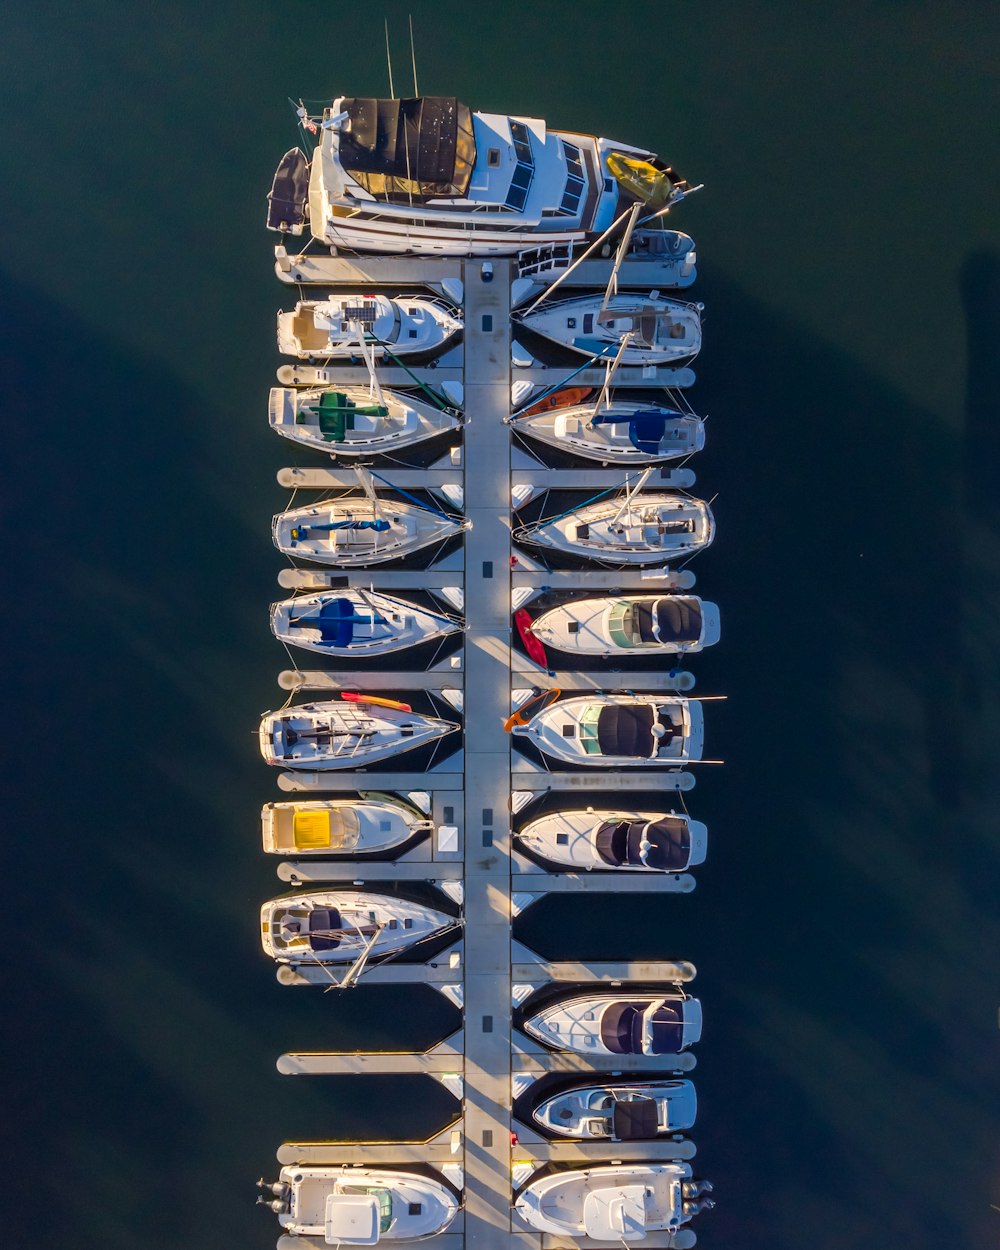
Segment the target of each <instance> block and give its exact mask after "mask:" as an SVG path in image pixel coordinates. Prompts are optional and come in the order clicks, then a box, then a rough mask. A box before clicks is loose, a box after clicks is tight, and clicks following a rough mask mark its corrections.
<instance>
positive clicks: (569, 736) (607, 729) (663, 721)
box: [508, 691, 705, 769]
mask: <svg viewBox="0 0 1000 1250" xmlns="http://www.w3.org/2000/svg"><path fill="white" fill-rule="evenodd" d="M551 694H552V692H551V691H546V692H545V695H546V696H550V695H551ZM532 702H533V700H531V701H529V703H527V704H524V705H523V707H522V708H521V709H520V710H519V712H516V713H515V714H514V717H512V718H511V721H510V722H508V724H510V727H511V732H512V733H514V734H516V735H518V736H520V737H524V738H525V739H527V741H529V742H531V743H532V744H533V745H534V746H535V747H537V748H538V750H539V751H541V752H542V753H543V754H544V755H548V756H551V757H552V758H553V759H557V760H564V761H565V762H567V763H570V764H577V765H580V764H583V765H586V766H587V767H592V768H610V769H614V768H635V767H648V766H652V767H656V766H658V765H664V764H666V765H677V764H682V763H684V762H685V761H686V760H698V759H701V752H702V746H703V743H704V733H705V731H704V716H703V713H702V707H701V704H700V703H698V702H696V701H695V700H693V699H684V698H680V697H677V696H672V695H655V694H605V693H604V692H603V691H595V692H594V693H593V694H584V695H575V696H573V697H572V698H569V699H558V700H556V701H554V702H550V703H548V706H547V707H543V708H542V709H541V711H539V712H536V713H535V714H534V715H533V716H531V717H530V719H529V715H528V714H529V713H530V712H531V710H532V709H531V704H532ZM518 716H520V720H518V719H515V718H517V717H518Z"/></svg>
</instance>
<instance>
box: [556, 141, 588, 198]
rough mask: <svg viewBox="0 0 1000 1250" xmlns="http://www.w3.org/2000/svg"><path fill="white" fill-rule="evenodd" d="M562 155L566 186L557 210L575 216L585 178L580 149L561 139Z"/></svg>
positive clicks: (585, 181) (585, 182)
mask: <svg viewBox="0 0 1000 1250" xmlns="http://www.w3.org/2000/svg"><path fill="white" fill-rule="evenodd" d="M562 147H563V156H564V157H565V158H566V186H565V188H564V190H563V197H562V200H561V201H560V203H559V212H560V213H561V214H563V216H565V217H575V216H576V214H577V213H578V212H579V211H580V200H581V199H582V198H583V190H584V187H586V185H587V180H586V178H585V177H584V173H583V160H582V158H581V155H580V149H579V148H578V147H576V145H575V144H572V143H567V142H566V140H565V139H564V140H563V141H562Z"/></svg>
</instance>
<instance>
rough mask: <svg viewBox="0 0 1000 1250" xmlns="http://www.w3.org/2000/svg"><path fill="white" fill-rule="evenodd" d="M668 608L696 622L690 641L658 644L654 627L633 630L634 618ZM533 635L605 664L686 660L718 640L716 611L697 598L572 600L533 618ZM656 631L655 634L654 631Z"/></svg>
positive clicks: (662, 640) (553, 646) (545, 643)
mask: <svg viewBox="0 0 1000 1250" xmlns="http://www.w3.org/2000/svg"><path fill="white" fill-rule="evenodd" d="M661 603H663V604H667V605H669V606H670V607H671V608H672V610H674V611H675V612H676V613H677V614H683V615H685V616H687V617H697V618H698V620H699V628H698V629H697V633H696V635H695V637H694V638H692V639H691V640H690V641H689V640H687V639H678V638H674V639H666V638H664V637H663V636H662V634H661V636H660V640H657V638H656V637H655V636H654V630H653V628H650V629H648V630H643V629H642V627H641V623H640V624H639V625H638V627H637V614H638V613H641V611H642V610H643V609H645V610H646V611H647V612H648V613H649V614H650V615H651V616H652V614H654V613H655V612H656V609H657V605H659V604H661ZM530 629H531V632H532V634H534V636H535V637H536V638H537V639H538V640H539V642H541V643H542V644H543V646H545V647H548V648H550V649H551V650H553V651H561V652H563V653H564V654H566V655H578V656H601V657H602V658H603V659H623V660H624V659H638V658H641V657H643V656H654V655H686V654H688V653H689V652H696V651H702V650H704V648H705V647H710V646H713V645H714V644H715V643H716V642H718V640H719V634H720V629H719V609H718V607H717V606H716V605H715V604H714V603H708V602H706V601H705V600H703V599H700V598H699V597H698V596H697V595H670V596H669V597H666V596H663V595H627V596H626V595H616V596H611V597H608V598H602V599H572V600H570V601H569V602H568V603H561V604H558V605H557V606H556V607H554V608H549V609H548V610H547V611H545V612H543V613H541V614H540V615H539V616H537V617H536V618H535V619H534V620H533V621H532V622H531V625H530ZM657 632H659V631H657Z"/></svg>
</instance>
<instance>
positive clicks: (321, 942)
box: [260, 890, 457, 964]
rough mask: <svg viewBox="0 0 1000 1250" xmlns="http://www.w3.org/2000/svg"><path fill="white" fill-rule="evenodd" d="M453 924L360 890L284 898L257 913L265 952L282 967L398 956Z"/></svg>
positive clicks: (402, 902)
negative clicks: (284, 965)
mask: <svg viewBox="0 0 1000 1250" xmlns="http://www.w3.org/2000/svg"><path fill="white" fill-rule="evenodd" d="M456 923H457V922H456V921H455V920H453V919H452V917H451V916H446V915H445V914H444V912H440V911H434V909H433V908H431V907H424V906H423V905H422V904H420V903H411V902H410V901H409V899H404V898H395V897H393V896H392V895H389V894H372V893H369V892H367V891H362V890H327V891H325V892H322V893H319V894H285V895H283V896H282V897H281V898H272V899H268V901H267V902H266V903H264V904H263V906H262V907H261V909H260V934H261V942H262V944H263V946H264V950H265V952H266V953H267V954H268V955H270V956H271V958H272V959H274V960H276V961H277V962H278V963H280V964H317V963H319V964H352V963H354V961H355V960H357V959H360V958H361V957H362V956H366V957H367V958H368V959H369V960H375V959H378V958H379V956H382V955H397V954H399V952H400V951H405V950H406V949H407V947H410V946H416V944H417V943H418V942H422V941H424V939H425V938H429V937H434V936H435V934H438V933H443V932H444V931H445V930H446V929H450V928H453V927H454V925H455V924H456Z"/></svg>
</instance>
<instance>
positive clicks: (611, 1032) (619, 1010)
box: [601, 1003, 642, 1055]
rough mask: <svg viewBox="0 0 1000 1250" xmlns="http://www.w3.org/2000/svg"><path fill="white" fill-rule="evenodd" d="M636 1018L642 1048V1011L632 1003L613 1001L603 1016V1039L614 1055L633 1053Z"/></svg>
mask: <svg viewBox="0 0 1000 1250" xmlns="http://www.w3.org/2000/svg"><path fill="white" fill-rule="evenodd" d="M636 1020H638V1022H639V1046H640V1049H641V1048H642V1012H640V1011H639V1010H638V1009H637V1008H635V1007H633V1006H632V1005H631V1003H612V1005H611V1006H610V1007H609V1008H608V1009H607V1011H605V1013H604V1015H603V1016H602V1017H601V1041H602V1042H603V1043H604V1045H605V1046H606V1047H607V1048H608V1050H610V1051H611V1053H612V1054H613V1055H631V1054H634V1053H635V1052H634V1051H633V1050H632V1038H633V1034H634V1032H635V1023H636Z"/></svg>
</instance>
